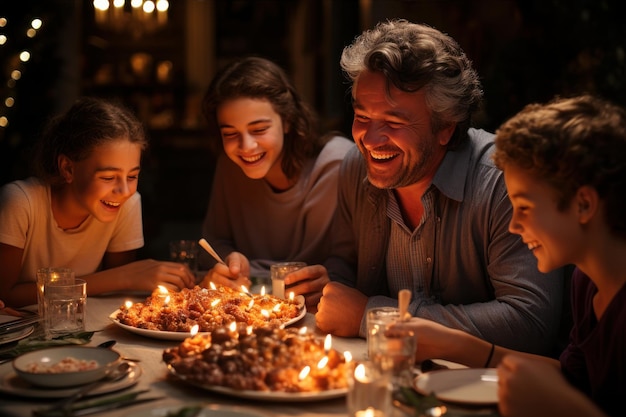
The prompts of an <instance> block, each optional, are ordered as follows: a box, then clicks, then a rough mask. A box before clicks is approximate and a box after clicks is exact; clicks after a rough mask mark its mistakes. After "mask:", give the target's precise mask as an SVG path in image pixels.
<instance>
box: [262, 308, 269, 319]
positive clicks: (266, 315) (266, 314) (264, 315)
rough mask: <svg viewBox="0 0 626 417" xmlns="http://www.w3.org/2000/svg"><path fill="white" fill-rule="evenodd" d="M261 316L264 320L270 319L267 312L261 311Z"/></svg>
mask: <svg viewBox="0 0 626 417" xmlns="http://www.w3.org/2000/svg"><path fill="white" fill-rule="evenodd" d="M261 315H262V316H263V317H265V318H266V319H268V318H269V317H270V313H268V312H267V310H261Z"/></svg>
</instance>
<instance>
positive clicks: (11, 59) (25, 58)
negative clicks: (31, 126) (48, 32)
mask: <svg viewBox="0 0 626 417" xmlns="http://www.w3.org/2000/svg"><path fill="white" fill-rule="evenodd" d="M8 25H9V19H7V18H6V17H0V29H4V28H7V27H8ZM43 26H44V23H43V20H42V19H40V18H33V19H32V20H31V21H30V26H29V27H28V28H27V29H26V30H25V32H22V33H25V35H26V37H27V38H29V39H33V38H35V37H36V36H37V34H38V33H39V31H40V30H41V28H42V27H43ZM10 44H11V39H10V38H9V36H7V35H6V34H5V33H1V34H0V51H2V55H4V56H8V59H7V60H6V61H5V62H6V63H7V65H11V66H13V68H6V72H5V73H8V74H9V78H8V79H7V80H6V83H5V85H6V87H7V89H8V91H7V92H6V97H4V99H3V100H2V104H3V107H2V108H0V128H6V127H7V126H9V114H8V113H9V109H11V108H13V107H15V104H16V98H15V93H14V91H12V90H14V89H15V88H16V86H17V82H18V81H19V80H20V79H21V78H22V75H23V72H24V69H25V68H24V66H25V65H26V63H28V62H29V61H30V60H31V58H32V56H31V52H30V51H29V50H27V49H23V50H21V51H20V52H19V53H17V55H13V56H9V53H10V52H6V51H4V49H6V48H7V47H8V46H9V45H10ZM15 58H17V59H15Z"/></svg>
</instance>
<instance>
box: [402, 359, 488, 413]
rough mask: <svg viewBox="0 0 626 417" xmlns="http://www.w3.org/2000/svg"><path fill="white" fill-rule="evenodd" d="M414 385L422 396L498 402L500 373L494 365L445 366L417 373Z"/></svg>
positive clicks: (473, 402)
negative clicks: (432, 395) (459, 367)
mask: <svg viewBox="0 0 626 417" xmlns="http://www.w3.org/2000/svg"><path fill="white" fill-rule="evenodd" d="M413 384H414V385H413V387H414V388H415V390H416V391H417V392H419V393H420V394H423V395H430V394H434V396H435V397H436V398H437V399H439V400H441V401H445V402H449V403H456V404H466V405H495V404H497V403H498V374H497V371H496V369H495V368H467V369H445V370H441V371H432V372H427V373H424V374H421V375H419V376H417V377H416V378H415V380H414V382H413Z"/></svg>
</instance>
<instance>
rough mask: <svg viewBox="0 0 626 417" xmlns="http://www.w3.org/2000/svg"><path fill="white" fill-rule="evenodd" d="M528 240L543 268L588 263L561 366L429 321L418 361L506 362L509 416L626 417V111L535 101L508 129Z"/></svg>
mask: <svg viewBox="0 0 626 417" xmlns="http://www.w3.org/2000/svg"><path fill="white" fill-rule="evenodd" d="M496 147H497V150H496V152H495V154H494V159H495V162H496V164H497V165H498V166H499V167H500V168H502V169H503V171H504V178H505V182H506V186H507V189H508V192H509V198H510V199H511V202H512V203H513V209H514V214H513V218H512V220H511V223H510V226H509V228H510V230H511V232H513V233H517V234H519V235H521V237H522V239H523V241H524V242H525V243H526V244H527V245H528V249H529V250H530V251H532V252H533V254H534V255H535V257H536V258H537V265H538V268H539V270H540V271H543V272H546V271H550V270H553V269H555V268H559V267H561V266H564V265H568V264H573V265H575V266H576V269H575V270H574V274H573V276H572V312H573V321H574V327H573V329H572V331H571V333H570V342H569V345H568V346H567V347H566V349H565V351H564V352H563V353H562V354H561V356H560V361H556V360H553V359H549V358H543V357H537V356H534V355H530V354H524V353H519V352H512V351H510V350H508V349H504V348H501V347H498V346H495V347H494V346H493V345H491V344H489V343H487V342H485V341H482V340H480V339H477V338H475V337H473V336H470V335H468V334H465V333H463V332H460V331H456V330H452V329H448V328H445V327H443V326H440V325H437V324H436V323H433V322H429V321H427V320H420V319H411V320H410V321H408V322H407V323H406V324H401V325H398V326H396V327H397V328H404V327H408V328H411V329H412V330H413V331H414V332H415V334H416V335H418V336H417V341H418V347H417V359H418V360H423V359H426V358H429V357H431V358H435V357H436V358H443V359H448V360H452V361H456V362H460V363H464V364H466V365H469V366H478V367H480V366H485V367H487V366H492V365H496V364H499V365H498V387H499V391H498V394H499V408H500V412H501V413H502V415H503V416H534V417H540V416H586V417H591V416H605V415H610V416H622V415H624V398H626V220H625V218H624V213H625V212H626V199H625V198H624V195H626V159H625V158H624V155H626V112H625V111H624V110H623V109H620V108H618V107H616V106H613V105H611V104H609V103H606V102H604V101H601V100H599V99H596V98H592V97H590V96H582V97H578V98H572V99H561V100H556V101H554V102H551V103H548V104H546V105H543V106H542V105H530V106H528V107H526V108H525V109H524V110H523V111H522V112H520V113H519V114H518V115H516V116H514V117H513V118H512V119H511V120H509V121H507V122H506V123H504V124H503V125H502V127H501V128H500V129H499V130H498V131H497V134H496Z"/></svg>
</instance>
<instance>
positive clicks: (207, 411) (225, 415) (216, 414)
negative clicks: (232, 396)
mask: <svg viewBox="0 0 626 417" xmlns="http://www.w3.org/2000/svg"><path fill="white" fill-rule="evenodd" d="M189 407H190V406H188V405H176V406H167V407H158V408H150V409H147V410H140V411H134V412H132V413H130V414H126V417H168V416H176V415H178V413H183V412H184V411H185V409H188V408H189ZM265 416H266V414H262V413H259V412H258V411H252V410H248V409H245V408H242V407H236V406H224V405H216V404H214V405H207V406H204V407H202V408H201V409H200V411H199V413H198V414H196V415H195V417H265Z"/></svg>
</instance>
